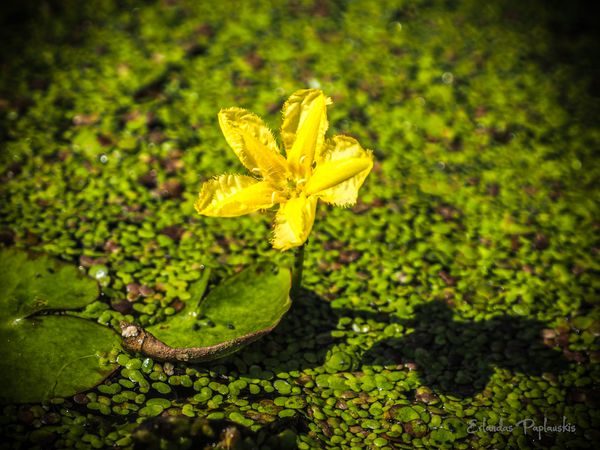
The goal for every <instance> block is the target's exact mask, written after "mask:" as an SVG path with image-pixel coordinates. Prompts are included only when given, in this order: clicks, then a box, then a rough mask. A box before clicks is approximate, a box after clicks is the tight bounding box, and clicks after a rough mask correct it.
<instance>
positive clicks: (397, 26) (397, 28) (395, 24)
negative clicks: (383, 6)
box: [394, 22, 402, 31]
mask: <svg viewBox="0 0 600 450" xmlns="http://www.w3.org/2000/svg"><path fill="white" fill-rule="evenodd" d="M394 26H395V27H396V31H402V24H401V23H400V22H394Z"/></svg>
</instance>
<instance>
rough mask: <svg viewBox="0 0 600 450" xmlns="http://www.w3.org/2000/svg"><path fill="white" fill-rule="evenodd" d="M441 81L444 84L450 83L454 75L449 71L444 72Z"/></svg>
mask: <svg viewBox="0 0 600 450" xmlns="http://www.w3.org/2000/svg"><path fill="white" fill-rule="evenodd" d="M442 81H443V82H444V83H446V84H452V83H453V82H454V75H452V73H451V72H444V74H443V75H442Z"/></svg>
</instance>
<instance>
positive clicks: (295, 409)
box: [0, 0, 600, 449]
mask: <svg viewBox="0 0 600 450" xmlns="http://www.w3.org/2000/svg"><path fill="white" fill-rule="evenodd" d="M25 3H27V2H25ZM25 3H24V6H22V8H25V9H24V10H22V11H23V13H24V14H9V15H7V16H6V17H8V18H9V20H8V22H10V20H11V19H15V21H14V23H12V24H11V23H6V24H3V26H2V27H0V33H1V34H2V38H3V40H2V42H3V47H4V48H5V49H6V50H7V52H6V54H7V56H8V58H5V60H6V61H5V62H3V66H2V67H3V77H2V79H1V80H0V140H1V141H2V148H3V151H2V152H0V245H2V246H7V247H15V248H18V249H25V250H28V251H32V252H39V253H44V254H47V255H50V256H53V257H55V258H59V259H62V260H63V261H64V263H65V264H70V265H71V266H72V267H74V268H76V267H79V271H80V272H81V274H83V275H87V276H88V277H91V278H92V279H94V280H96V281H97V282H98V284H99V286H100V290H101V293H100V295H99V296H98V297H97V299H96V300H95V301H93V302H92V303H90V304H88V305H87V306H85V308H84V309H83V310H82V311H76V312H69V313H68V316H79V317H82V318H85V319H87V320H93V321H98V322H99V323H101V324H106V325H107V326H111V327H113V328H114V329H118V325H119V322H120V321H122V320H124V321H127V322H137V323H139V324H141V325H143V326H156V327H159V326H160V324H161V323H163V322H165V321H166V320H167V318H168V317H171V318H173V317H177V314H179V313H180V312H184V311H185V310H186V307H187V306H188V303H187V302H191V301H197V300H199V298H197V297H198V296H197V292H196V291H195V287H194V286H195V283H196V282H197V281H198V280H199V279H200V278H201V275H202V273H203V272H202V271H203V270H204V269H205V268H210V269H211V270H212V272H211V273H213V274H214V277H213V279H212V280H211V286H216V285H217V284H218V283H220V282H221V281H222V280H224V279H226V278H228V277H229V276H231V275H233V274H234V273H237V272H239V271H240V270H241V269H242V268H243V267H246V266H249V265H251V264H254V263H257V262H258V263H260V262H263V261H273V262H275V263H277V264H286V263H289V256H290V255H289V254H286V253H283V254H282V253H278V252H275V251H273V250H272V249H271V246H270V244H269V242H268V234H269V229H270V221H271V217H269V214H268V213H267V214H264V215H263V214H253V215H250V216H246V217H241V218H238V219H235V220H226V219H213V218H206V217H198V216H196V215H195V213H194V210H193V202H194V199H195V197H196V195H197V190H198V187H199V186H200V185H201V183H202V182H204V181H206V179H207V178H208V177H210V176H211V175H212V174H214V173H221V172H226V171H230V172H236V171H238V170H237V169H236V170H233V169H234V166H233V165H235V164H237V162H236V160H235V156H234V155H233V154H232V152H231V151H229V150H228V149H227V143H226V142H225V141H224V139H223V138H222V136H221V133H220V130H219V125H218V122H217V118H216V114H217V112H218V111H219V110H220V109H221V108H224V107H228V106H239V107H244V108H247V109H249V110H252V111H255V112H257V113H259V115H261V116H263V117H265V120H266V122H267V124H268V125H269V126H270V127H271V128H274V127H275V125H276V124H277V123H279V118H278V117H277V115H278V111H279V110H280V103H281V102H282V101H283V100H284V99H286V98H287V97H288V95H289V94H290V93H291V92H293V91H295V90H296V89H299V88H302V87H313V88H319V87H320V88H321V89H323V90H324V92H325V93H326V94H327V95H329V96H331V97H332V100H333V105H332V106H331V107H330V108H329V109H328V119H329V128H330V131H329V133H331V134H332V135H333V134H348V135H351V136H354V137H356V138H357V139H358V140H359V141H360V142H361V143H362V144H363V145H364V146H365V147H367V148H370V149H372V150H373V152H374V155H375V160H376V165H375V167H374V169H373V172H372V174H371V175H370V176H369V178H368V179H367V181H366V183H365V185H364V187H363V188H362V190H361V197H360V199H359V201H358V203H357V204H356V205H354V206H352V207H351V208H350V209H349V210H348V209H345V210H344V209H340V208H329V207H328V206H325V205H320V206H319V209H318V211H317V216H318V217H317V220H316V221H315V227H314V230H313V233H312V234H311V239H310V243H309V245H308V247H307V252H306V259H307V260H306V266H305V278H304V288H305V289H304V291H303V292H302V295H301V296H300V298H298V299H297V300H296V301H295V302H294V304H293V305H292V308H291V309H290V311H289V312H288V314H287V315H286V316H285V317H284V319H283V320H282V322H281V323H280V325H279V326H278V327H277V328H276V329H275V331H274V332H273V333H272V334H270V335H268V336H265V337H263V338H262V339H261V340H260V341H258V342H256V343H254V344H251V345H250V346H248V347H247V348H245V349H243V350H242V351H240V352H238V353H235V354H233V355H230V356H228V357H226V358H224V359H221V360H217V361H214V362H212V363H207V364H202V365H201V364H197V365H191V364H168V363H167V364H165V363H162V362H159V361H153V360H152V359H150V358H144V357H141V356H140V355H129V354H125V353H119V354H118V355H116V358H114V356H115V355H112V356H110V355H108V356H107V355H104V356H103V358H104V359H103V361H104V362H107V363H110V364H113V363H114V360H115V359H116V364H118V366H120V367H119V370H117V371H116V372H115V373H114V374H113V375H112V376H111V377H109V378H108V379H107V380H106V381H105V382H103V383H102V384H100V385H99V386H97V387H96V388H94V389H92V390H90V391H88V392H86V393H82V394H76V395H74V396H73V397H64V398H62V399H61V400H62V403H57V402H54V401H48V402H44V403H40V404H20V405H6V406H3V407H2V414H1V415H0V431H1V434H2V435H3V437H4V441H3V442H2V443H0V448H82V447H86V448H87V447H92V448H102V447H114V446H118V447H121V448H134V447H135V448H146V447H148V443H149V442H150V443H155V444H156V445H157V446H158V447H160V448H174V447H175V446H179V447H180V448H184V447H187V448H195V446H196V447H197V446H198V445H200V443H203V445H212V446H214V447H217V446H220V447H221V448H265V449H266V448H271V449H273V448H282V449H284V448H296V447H297V448H300V449H313V448H356V449H359V448H365V446H368V447H372V448H390V449H391V448H423V447H425V448H530V447H532V446H539V445H542V444H543V445H544V446H545V447H548V448H550V447H553V448H571V447H592V446H593V442H595V440H597V437H598V436H597V433H596V432H595V430H596V429H598V428H599V427H600V416H599V415H598V412H597V410H598V408H597V395H595V392H596V391H597V390H598V384H599V381H600V380H599V378H600V372H599V370H598V364H597V362H598V361H599V360H600V342H599V340H598V336H599V335H600V326H599V325H598V324H599V323H600V313H599V309H598V300H597V299H598V295H597V291H598V282H597V279H598V271H599V269H600V267H599V265H598V262H597V260H598V258H597V249H598V248H599V245H600V243H599V241H598V233H597V218H598V205H599V204H600V202H599V200H600V199H599V198H598V192H597V189H596V184H597V179H598V175H599V171H598V165H597V162H596V156H595V154H594V151H595V149H596V147H597V142H598V140H599V138H600V133H599V131H598V127H597V124H596V123H595V122H596V120H597V119H596V118H597V117H598V112H599V109H598V106H599V105H598V101H597V98H598V93H597V87H595V85H594V84H593V83H592V81H593V80H592V79H593V75H594V73H595V72H594V66H593V63H592V62H593V61H594V58H593V56H594V55H595V48H596V45H597V39H596V38H595V37H594V36H592V35H590V34H589V33H586V31H588V30H587V28H590V26H589V25H590V22H589V20H591V19H587V18H585V17H581V16H577V14H576V11H575V9H577V8H571V6H569V5H562V6H561V8H560V10H558V9H553V6H552V5H549V4H547V2H537V1H534V2H521V3H520V4H519V5H518V7H517V5H516V4H514V2H510V1H508V0H503V1H499V2H491V3H490V2H488V3H489V4H486V6H485V8H482V7H481V5H480V2H476V1H474V0H466V1H464V2H459V3H456V4H453V5H449V4H448V3H447V2H441V1H433V2H430V1H428V2H425V1H417V2H401V1H396V0H384V1H381V2H360V1H359V2H347V1H339V2H322V1H319V2H316V1H307V2H285V1H275V2H274V3H272V4H270V5H269V6H268V7H266V6H265V7H262V6H260V5H245V4H240V5H238V7H236V8H235V9H232V8H231V6H230V4H229V2H217V3H215V2H191V1H183V2H150V3H147V2H144V3H139V2H136V1H134V0H126V1H125V2H113V1H107V2H85V3H81V4H80V2H78V3H77V5H75V4H74V2H71V1H67V3H66V4H65V6H64V7H62V8H60V10H59V9H57V8H54V7H53V6H48V7H44V8H30V7H28V6H27V5H25ZM13 11H14V10H13ZM9 12H10V11H9ZM16 12H18V11H16ZM587 15H588V16H590V17H592V16H593V15H592V14H587ZM19 18H20V21H19ZM574 24H577V26H576V27H575V25H574ZM586 27H587V28H586ZM596 59H597V58H596ZM240 170H241V169H240ZM203 320H204V322H202V323H201V321H203ZM198 325H199V326H206V327H209V326H210V325H211V324H210V323H208V322H206V321H205V318H201V319H200V320H199V321H198ZM544 417H546V418H547V420H548V423H549V424H551V425H554V424H562V421H563V420H564V421H566V422H567V423H569V424H572V425H574V426H575V428H574V429H573V431H568V432H563V433H551V432H548V433H544V434H543V436H542V441H540V442H537V441H534V440H531V439H530V438H531V436H529V435H523V433H521V432H516V431H515V432H508V431H507V432H503V431H501V432H490V431H488V430H486V429H485V428H484V423H485V424H487V425H498V424H500V423H502V424H504V425H514V424H516V423H517V422H519V421H520V420H525V419H531V420H535V422H536V423H537V424H541V423H543V420H544ZM473 421H475V422H473ZM471 424H474V425H476V426H474V427H473V429H471V428H469V426H470V425H471ZM157 430H159V431H157Z"/></svg>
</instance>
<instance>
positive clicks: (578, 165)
mask: <svg viewBox="0 0 600 450" xmlns="http://www.w3.org/2000/svg"><path fill="white" fill-rule="evenodd" d="M571 167H572V168H573V170H579V169H581V161H579V160H578V159H574V160H573V161H571Z"/></svg>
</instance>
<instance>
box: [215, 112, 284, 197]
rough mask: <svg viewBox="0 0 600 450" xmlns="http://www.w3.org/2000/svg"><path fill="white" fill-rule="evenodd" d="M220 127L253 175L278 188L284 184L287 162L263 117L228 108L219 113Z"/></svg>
mask: <svg viewBox="0 0 600 450" xmlns="http://www.w3.org/2000/svg"><path fill="white" fill-rule="evenodd" d="M219 125H221V130H222V131H223V135H224V136H225V139H226V140H227V143H228V144H229V145H230V146H231V148H232V149H233V151H234V152H235V154H236V155H237V157H238V158H239V159H240V161H241V162H242V164H243V165H244V166H246V167H247V168H248V170H249V171H250V172H252V174H253V175H254V176H259V177H262V178H264V179H265V180H267V181H270V182H271V183H272V184H274V185H276V186H279V185H282V184H283V183H284V182H285V179H286V178H287V171H288V170H287V162H286V160H285V158H284V157H283V156H282V155H281V154H280V153H279V150H278V148H277V144H276V143H275V138H274V137H273V134H272V133H271V131H270V130H269V129H268V128H267V127H266V125H265V124H264V123H263V121H262V120H261V119H260V117H258V116H257V115H255V114H252V113H251V112H249V111H246V110H245V109H241V108H227V109H222V110H221V111H220V112H219Z"/></svg>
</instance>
